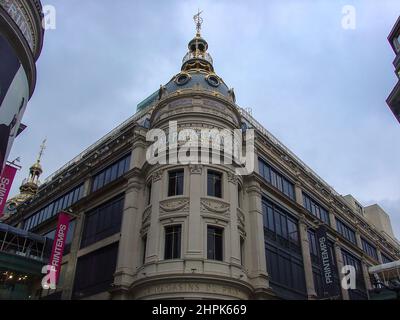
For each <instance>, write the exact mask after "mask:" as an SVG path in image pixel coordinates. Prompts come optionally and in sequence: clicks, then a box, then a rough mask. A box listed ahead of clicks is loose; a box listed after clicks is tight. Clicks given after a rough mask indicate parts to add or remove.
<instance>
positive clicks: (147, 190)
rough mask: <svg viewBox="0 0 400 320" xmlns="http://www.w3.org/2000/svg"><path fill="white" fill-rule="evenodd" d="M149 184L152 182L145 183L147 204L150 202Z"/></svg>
mask: <svg viewBox="0 0 400 320" xmlns="http://www.w3.org/2000/svg"><path fill="white" fill-rule="evenodd" d="M151 185H152V183H151V182H149V183H148V184H147V188H146V194H147V201H146V203H147V205H149V204H150V203H151Z"/></svg>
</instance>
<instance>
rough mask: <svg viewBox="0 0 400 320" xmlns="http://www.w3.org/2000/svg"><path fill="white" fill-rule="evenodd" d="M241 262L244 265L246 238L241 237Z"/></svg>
mask: <svg viewBox="0 0 400 320" xmlns="http://www.w3.org/2000/svg"><path fill="white" fill-rule="evenodd" d="M240 262H241V265H242V266H244V239H243V237H240Z"/></svg>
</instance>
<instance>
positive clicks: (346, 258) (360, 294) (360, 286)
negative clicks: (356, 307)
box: [342, 249, 368, 300]
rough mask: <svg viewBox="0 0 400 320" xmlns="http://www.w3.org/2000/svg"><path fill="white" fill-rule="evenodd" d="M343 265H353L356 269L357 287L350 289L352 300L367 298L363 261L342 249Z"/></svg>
mask: <svg viewBox="0 0 400 320" xmlns="http://www.w3.org/2000/svg"><path fill="white" fill-rule="evenodd" d="M342 257H343V265H345V266H346V265H350V266H353V267H354V268H355V270H356V289H354V290H353V289H349V296H350V299H351V300H365V299H367V298H368V297H367V294H366V287H365V282H364V276H363V272H362V267H361V261H360V260H359V259H358V258H356V257H355V256H353V255H352V254H350V253H349V252H347V251H345V250H343V249H342Z"/></svg>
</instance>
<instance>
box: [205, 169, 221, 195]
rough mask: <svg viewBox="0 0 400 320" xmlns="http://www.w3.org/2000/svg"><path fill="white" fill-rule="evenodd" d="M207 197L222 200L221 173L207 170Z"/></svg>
mask: <svg viewBox="0 0 400 320" xmlns="http://www.w3.org/2000/svg"><path fill="white" fill-rule="evenodd" d="M207 195H208V196H209V197H216V198H222V173H220V172H216V171H211V170H209V171H208V173H207Z"/></svg>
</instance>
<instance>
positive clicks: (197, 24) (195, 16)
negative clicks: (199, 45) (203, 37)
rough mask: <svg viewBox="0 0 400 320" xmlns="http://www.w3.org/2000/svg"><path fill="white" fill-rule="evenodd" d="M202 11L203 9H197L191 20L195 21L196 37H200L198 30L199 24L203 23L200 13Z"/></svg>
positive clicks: (199, 28)
mask: <svg viewBox="0 0 400 320" xmlns="http://www.w3.org/2000/svg"><path fill="white" fill-rule="evenodd" d="M202 13H203V11H200V9H199V10H198V12H197V14H195V15H194V17H193V20H194V22H195V23H196V29H197V34H196V36H197V37H200V31H201V26H202V24H203V21H204V20H203V18H202V17H201V14H202Z"/></svg>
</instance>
